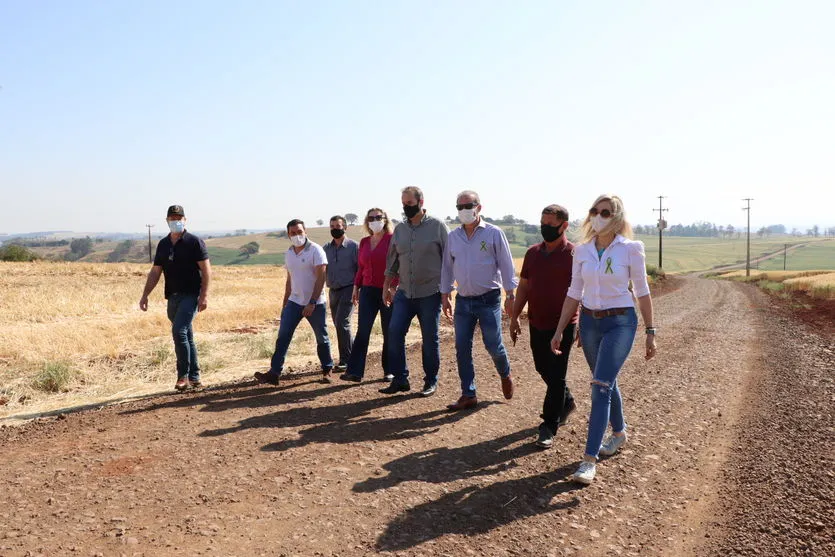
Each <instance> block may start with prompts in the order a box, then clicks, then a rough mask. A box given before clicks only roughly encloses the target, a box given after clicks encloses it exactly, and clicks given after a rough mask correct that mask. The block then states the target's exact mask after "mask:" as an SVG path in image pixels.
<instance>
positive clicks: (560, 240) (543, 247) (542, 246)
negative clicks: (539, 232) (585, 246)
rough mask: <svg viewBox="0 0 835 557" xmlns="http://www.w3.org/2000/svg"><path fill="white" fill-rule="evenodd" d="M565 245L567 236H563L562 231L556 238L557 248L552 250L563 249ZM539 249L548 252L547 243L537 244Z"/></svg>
mask: <svg viewBox="0 0 835 557" xmlns="http://www.w3.org/2000/svg"><path fill="white" fill-rule="evenodd" d="M567 245H568V238H566V237H565V232H563V233H562V235H561V236H560V237H559V238H558V239H557V248H556V249H555V250H554V251H557V250H563V249H565V248H566V246H567ZM539 251H541V252H545V253H548V245H547V244H546V243H545V242H542V243H541V244H539Z"/></svg>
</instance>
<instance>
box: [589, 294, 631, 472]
mask: <svg viewBox="0 0 835 557" xmlns="http://www.w3.org/2000/svg"><path fill="white" fill-rule="evenodd" d="M637 327H638V316H637V314H636V313H635V308H629V309H628V310H627V311H626V313H624V314H622V315H612V316H609V317H604V318H602V319H595V318H594V317H592V316H591V315H589V314H587V313H583V312H581V313H580V338H581V339H582V341H583V353H584V354H585V355H586V361H587V362H588V364H589V367H590V368H591V370H592V376H593V379H592V384H591V387H592V388H591V415H590V416H589V433H588V437H587V439H586V455H587V456H591V457H594V458H597V454H598V453H599V452H600V444H601V443H602V442H603V435H604V434H605V433H606V427H607V425H609V424H611V426H612V431H614V432H616V433H617V432H621V431H625V430H626V421H625V420H624V418H623V400H622V399H621V396H620V389H618V373H619V372H620V369H621V367H623V364H624V363H625V362H626V358H627V357H628V356H629V352H631V351H632V342H633V341H634V340H635V330H636V329H637Z"/></svg>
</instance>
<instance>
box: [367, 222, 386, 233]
mask: <svg viewBox="0 0 835 557" xmlns="http://www.w3.org/2000/svg"><path fill="white" fill-rule="evenodd" d="M384 226H385V223H384V222H383V221H380V220H375V221H371V222H369V223H368V228H370V229H371V232H373V233H374V234H376V233H378V232H379V231H380V230H382V229H383V227H384Z"/></svg>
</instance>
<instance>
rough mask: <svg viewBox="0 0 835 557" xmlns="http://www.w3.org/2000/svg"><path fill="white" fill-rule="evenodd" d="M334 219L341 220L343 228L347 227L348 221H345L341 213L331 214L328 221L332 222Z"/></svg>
mask: <svg viewBox="0 0 835 557" xmlns="http://www.w3.org/2000/svg"><path fill="white" fill-rule="evenodd" d="M335 220H341V221H342V226H344V227H345V228H347V227H348V221H346V220H345V217H343V216H342V215H334V216H332V217H331V220H330V221H329V222H333V221H335Z"/></svg>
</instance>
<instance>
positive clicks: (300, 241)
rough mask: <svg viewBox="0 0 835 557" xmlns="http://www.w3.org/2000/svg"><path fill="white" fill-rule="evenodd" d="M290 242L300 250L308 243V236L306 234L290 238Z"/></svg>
mask: <svg viewBox="0 0 835 557" xmlns="http://www.w3.org/2000/svg"><path fill="white" fill-rule="evenodd" d="M290 241H291V242H293V245H294V246H296V247H297V248H300V247H302V246H303V245H304V243H305V242H306V241H307V236H306V235H304V234H299V235H297V236H290Z"/></svg>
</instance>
